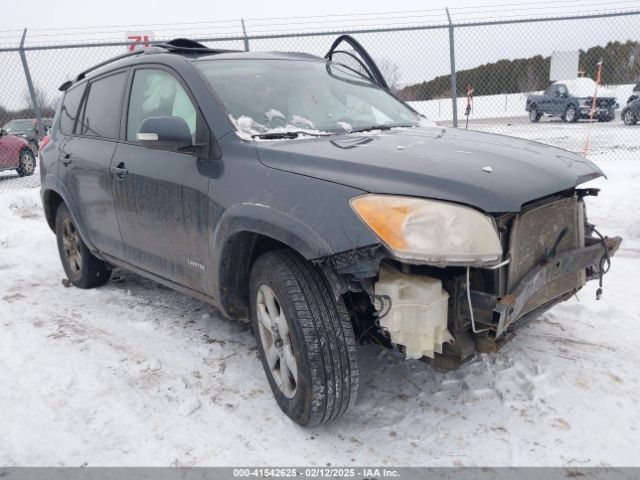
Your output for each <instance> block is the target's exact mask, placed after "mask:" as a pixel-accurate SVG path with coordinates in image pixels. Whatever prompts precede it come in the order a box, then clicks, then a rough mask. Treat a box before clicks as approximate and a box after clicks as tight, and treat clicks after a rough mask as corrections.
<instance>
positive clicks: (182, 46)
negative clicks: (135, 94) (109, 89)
mask: <svg viewBox="0 0 640 480" xmlns="http://www.w3.org/2000/svg"><path fill="white" fill-rule="evenodd" d="M150 46H151V47H156V48H161V49H163V50H166V51H167V52H172V53H210V54H216V53H228V52H239V51H241V50H223V49H213V48H209V47H207V46H206V45H203V44H202V43H199V42H196V41H194V40H189V39H188V38H175V39H173V40H170V41H168V42H162V43H152V44H151V45H150ZM150 52H157V50H156V49H155V48H154V49H151V50H147V49H142V50H136V51H133V52H127V53H123V54H122V55H117V56H115V57H113V58H110V59H109V60H105V61H104V62H100V63H98V64H97V65H94V66H92V67H91V68H88V69H87V70H84V71H83V72H80V73H79V74H78V76H77V77H76V78H75V79H74V80H67V81H66V82H64V83H63V84H62V85H60V87H59V88H58V90H60V91H61V92H64V91H66V90H68V89H69V87H71V85H73V84H74V83H75V82H79V81H80V80H82V79H83V78H85V77H86V76H87V74H88V73H90V72H93V71H94V70H97V69H98V68H101V67H104V66H105V65H108V64H110V63H113V62H116V61H118V60H122V59H123V58H127V57H133V56H135V55H141V54H145V53H150Z"/></svg>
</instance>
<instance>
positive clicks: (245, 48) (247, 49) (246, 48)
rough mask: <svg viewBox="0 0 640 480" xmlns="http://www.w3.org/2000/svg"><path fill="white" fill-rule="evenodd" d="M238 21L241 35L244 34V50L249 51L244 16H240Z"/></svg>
mask: <svg viewBox="0 0 640 480" xmlns="http://www.w3.org/2000/svg"><path fill="white" fill-rule="evenodd" d="M240 21H241V22H242V35H243V36H244V51H245V52H248V51H249V37H248V36H247V29H246V28H245V25H244V18H241V19H240Z"/></svg>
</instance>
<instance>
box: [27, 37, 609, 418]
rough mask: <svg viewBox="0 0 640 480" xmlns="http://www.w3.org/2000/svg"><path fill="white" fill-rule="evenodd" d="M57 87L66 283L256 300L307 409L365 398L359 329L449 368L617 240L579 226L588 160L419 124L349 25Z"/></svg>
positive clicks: (227, 308)
mask: <svg viewBox="0 0 640 480" xmlns="http://www.w3.org/2000/svg"><path fill="white" fill-rule="evenodd" d="M345 45H346V46H345ZM61 90H63V91H64V98H63V100H62V102H60V107H59V109H58V112H57V114H56V117H55V121H54V125H53V131H52V136H51V140H50V142H49V143H48V144H47V145H46V147H44V149H43V159H42V165H41V170H40V172H41V177H42V192H41V193H42V201H43V204H44V210H45V212H46V218H47V221H48V223H49V226H50V227H51V229H52V230H53V231H54V232H55V233H56V235H57V241H58V249H59V252H60V257H61V259H62V265H63V267H64V270H65V272H66V275H67V276H68V278H69V280H70V281H71V282H72V283H73V284H74V285H75V286H77V287H80V288H91V287H97V286H99V285H102V284H104V283H105V282H107V281H108V280H109V276H110V273H111V270H112V269H113V268H115V267H121V268H125V269H128V270H131V271H134V272H137V273H138V274H140V275H142V276H145V277H148V278H151V279H153V280H156V281H158V282H160V283H162V284H165V285H168V286H170V287H173V288H175V289H176V290H178V291H181V292H184V293H187V294H189V295H193V296H194V297H196V298H199V299H202V300H204V301H206V302H209V303H211V304H212V305H214V306H216V307H217V308H219V309H220V310H221V311H222V312H223V313H224V314H225V315H227V316H230V317H236V318H249V319H250V321H251V325H252V328H253V331H254V334H255V337H256V340H257V344H258V351H259V355H260V358H261V361H262V365H263V367H264V370H265V372H266V376H267V379H268V382H269V384H270V386H271V389H272V391H273V394H274V396H275V399H276V401H277V403H278V405H279V406H280V408H281V409H282V410H283V411H284V412H285V413H286V414H287V415H288V416H289V417H291V418H292V419H293V420H294V421H296V422H298V423H299V424H301V425H315V424H319V423H323V422H326V421H329V420H332V419H334V418H336V417H338V416H340V415H342V414H344V413H345V412H346V411H347V410H348V409H349V408H350V407H351V406H352V405H353V404H354V402H355V400H356V394H357V391H358V382H359V374H358V368H359V367H358V353H357V345H358V344H360V343H363V342H367V341H372V342H376V343H378V344H380V345H383V346H385V347H388V348H395V349H397V350H398V351H400V352H402V353H403V354H404V355H406V357H407V358H411V359H421V360H424V361H427V362H429V363H432V364H433V366H434V367H435V368H438V369H451V368H455V367H457V366H458V365H460V364H461V363H462V362H464V361H465V360H467V359H469V358H471V357H472V356H473V355H474V353H475V352H478V351H479V352H490V351H495V350H496V349H497V347H498V346H500V345H501V344H502V343H503V342H504V341H505V340H507V339H508V338H509V337H510V336H511V335H510V333H511V332H513V331H514V330H515V329H516V328H518V327H519V326H521V325H523V324H524V323H526V322H527V321H528V320H530V319H532V318H534V317H536V316H537V315H540V314H541V313H542V312H544V311H545V310H547V309H548V308H550V307H551V306H553V305H555V304H556V303H558V302H560V301H562V300H565V299H567V298H569V297H571V296H572V295H574V294H575V292H577V291H578V290H579V289H580V288H582V286H583V285H584V284H585V282H586V281H587V280H590V279H594V278H596V279H598V278H599V279H600V280H602V275H603V273H604V272H605V271H606V269H607V268H608V264H609V259H610V257H611V256H612V255H613V254H614V253H615V251H616V249H617V248H618V246H619V245H620V242H621V239H620V238H617V237H616V238H607V237H604V236H601V235H600V234H599V233H598V232H597V231H596V229H595V228H594V226H593V225H591V224H590V223H588V222H587V217H586V214H585V206H584V201H583V200H584V197H586V196H588V195H595V194H596V193H597V191H596V190H594V189H585V188H577V187H578V185H580V184H582V183H583V182H587V181H589V180H592V179H594V178H598V177H601V176H602V175H603V173H602V172H601V171H600V169H599V168H598V167H597V166H596V165H594V164H593V163H591V162H590V161H588V160H586V159H585V158H583V157H581V156H578V155H575V154H572V153H570V152H567V151H564V150H559V149H557V148H553V147H550V146H546V145H542V144H538V143H535V142H531V141H528V140H518V139H515V138H509V137H505V136H498V135H489V134H484V133H478V132H472V131H464V130H457V129H452V128H445V127H436V126H433V125H430V124H428V123H426V122H425V120H424V119H423V118H422V117H420V115H418V114H417V113H416V112H415V111H414V110H412V109H411V107H409V106H408V105H406V104H404V103H402V102H401V101H399V100H397V99H396V98H395V97H394V96H393V95H392V94H391V93H390V92H389V88H388V86H387V84H386V83H385V80H384V78H383V76H382V75H381V73H380V70H379V69H378V68H377V67H376V65H375V63H374V62H373V61H372V60H371V57H370V56H369V55H368V54H367V52H366V51H365V50H364V49H362V47H361V46H360V45H359V44H358V43H357V42H356V41H355V40H353V39H352V38H350V37H340V38H339V39H338V40H337V41H336V42H335V43H334V45H333V47H332V48H331V49H330V51H329V53H328V54H327V56H326V57H325V58H320V57H315V56H311V55H307V54H302V53H277V52H275V53H250V52H229V51H220V50H211V49H208V48H206V47H204V46H202V45H200V44H197V43H195V42H191V41H188V40H184V39H182V40H175V41H172V42H168V43H165V44H159V45H155V46H152V47H150V48H147V49H146V50H144V51H139V52H134V53H131V54H128V55H125V56H123V57H120V58H117V59H114V60H112V61H110V62H105V63H104V64H101V65H98V66H96V67H94V68H93V69H91V70H90V71H86V72H83V73H81V74H80V75H79V76H78V77H77V78H76V79H74V80H73V81H69V82H66V83H65V84H64V85H62V87H61Z"/></svg>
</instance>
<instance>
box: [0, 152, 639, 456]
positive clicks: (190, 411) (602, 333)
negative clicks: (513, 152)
mask: <svg viewBox="0 0 640 480" xmlns="http://www.w3.org/2000/svg"><path fill="white" fill-rule="evenodd" d="M601 166H602V167H603V168H604V169H605V171H606V173H607V174H608V175H609V181H608V182H607V181H605V180H604V179H599V180H597V181H595V182H593V183H592V184H591V186H594V187H601V188H603V190H602V192H601V194H600V196H599V197H597V198H592V197H589V198H587V202H588V209H589V217H590V220H591V221H593V222H594V223H595V224H596V225H597V226H598V228H599V229H600V230H601V231H602V232H603V233H606V234H609V235H614V234H618V235H622V236H624V242H623V244H622V248H621V250H620V251H619V252H618V254H617V256H616V257H615V258H614V259H613V264H612V268H611V273H610V274H609V275H607V277H606V278H605V284H604V296H603V298H602V300H600V301H596V300H595V298H594V297H595V289H596V287H597V286H596V285H595V284H594V283H593V282H592V283H590V284H589V285H588V286H587V287H586V288H585V289H583V290H582V291H581V292H580V293H579V297H580V301H578V300H577V299H572V300H570V301H569V302H566V303H564V304H562V305H559V306H557V307H555V308H553V309H552V310H551V311H550V312H548V313H547V314H545V315H543V316H542V317H541V318H539V319H538V320H536V321H535V322H533V323H531V324H529V326H527V327H525V328H523V329H522V330H521V331H520V332H519V334H518V335H516V337H515V338H514V339H513V340H512V341H511V342H510V343H508V344H507V345H506V346H505V347H504V348H503V349H502V350H501V351H500V352H498V353H497V354H492V355H480V356H478V357H476V358H475V359H474V360H473V361H471V362H470V363H469V364H467V365H465V366H464V367H463V368H461V369H460V370H458V371H455V372H451V373H448V374H441V373H437V372H434V371H433V370H432V369H430V367H428V366H426V365H424V364H422V363H420V362H417V361H405V360H404V359H403V358H402V356H401V355H396V354H394V353H392V352H388V351H385V350H382V349H381V348H379V347H377V346H375V345H368V346H366V347H363V348H361V350H360V365H361V390H360V395H359V398H358V402H357V404H356V407H355V409H354V411H353V412H352V413H351V415H350V416H347V417H345V418H343V419H341V420H340V421H338V422H335V423H333V424H329V425H327V426H324V427H320V428H315V429H309V430H305V429H302V428H299V427H297V426H296V425H294V424H292V423H291V422H290V421H289V420H288V419H287V418H286V417H285V416H284V415H283V414H282V413H281V412H280V411H279V409H278V408H277V406H276V403H275V401H274V400H273V398H272V395H271V392H270V391H269V385H268V383H267V381H266V379H265V377H264V373H263V372H262V366H261V365H260V362H259V360H258V358H257V354H256V347H255V342H254V339H253V337H252V335H251V333H250V331H249V329H248V327H247V325H246V324H244V323H241V322H238V321H232V320H226V319H223V318H221V317H220V315H219V313H218V312H217V311H216V310H215V309H214V308H212V307H210V306H209V305H207V304H205V303H202V302H200V301H198V300H194V299H191V298H189V297H187V296H184V295H181V294H179V293H176V292H174V291H172V290H168V289H166V288H164V287H161V286H159V285H158V284H156V283H154V282H151V281H148V280H145V279H142V278H140V277H138V276H136V275H133V274H129V273H126V272H123V271H120V270H118V271H116V272H114V276H113V279H112V281H111V282H109V283H108V284H107V285H105V286H104V287H101V288H99V289H94V290H79V289H77V288H74V287H70V288H66V287H64V286H63V285H62V283H61V280H62V279H63V278H64V274H63V271H62V268H61V266H60V262H59V260H58V252H57V247H56V241H55V237H54V235H53V234H52V232H51V231H50V230H49V228H48V226H47V225H46V222H45V220H44V217H43V214H42V211H41V209H40V207H39V203H40V202H39V198H38V192H37V190H35V189H33V190H27V191H24V192H21V193H16V192H13V193H7V194H0V271H1V272H2V275H0V329H1V330H0V372H2V389H0V425H2V434H1V435H0V464H1V465H39V466H40V465H56V466H79V465H89V466H96V465H149V466H152V465H158V466H164V465H186V466H195V465H298V466H299V465H309V464H311V465H318V466H325V465H327V464H329V463H330V464H331V465H347V466H349V465H371V464H373V465H388V466H392V465H433V466H442V465H493V466H499V465H572V466H585V465H626V466H634V465H635V466H640V457H638V455H637V445H638V442H639V441H640V431H639V429H640V403H639V400H638V399H639V398H640V377H639V376H638V365H640V350H639V349H638V348H637V345H638V343H639V342H640V329H639V328H638V326H639V325H640V313H639V311H638V308H637V292H636V290H637V285H639V284H640V223H639V222H638V218H637V215H638V212H639V211H640V163H638V162H637V158H636V159H634V160H632V161H607V162H601Z"/></svg>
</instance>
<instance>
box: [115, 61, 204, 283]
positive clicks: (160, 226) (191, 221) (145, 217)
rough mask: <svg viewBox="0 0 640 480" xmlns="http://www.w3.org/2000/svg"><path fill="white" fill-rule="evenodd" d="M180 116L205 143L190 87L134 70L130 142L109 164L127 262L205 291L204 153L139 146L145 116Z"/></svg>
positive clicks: (157, 71)
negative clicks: (139, 132) (139, 128)
mask: <svg viewBox="0 0 640 480" xmlns="http://www.w3.org/2000/svg"><path fill="white" fill-rule="evenodd" d="M156 116H178V117H181V118H183V119H184V120H185V121H186V122H187V125H188V126H189V128H190V130H191V133H192V135H193V139H194V143H207V144H208V141H209V135H210V133H209V129H208V127H207V125H206V123H205V122H204V119H203V117H202V115H201V114H200V112H199V111H198V109H197V107H196V104H195V102H194V101H193V100H192V98H191V97H190V95H189V93H188V90H187V89H186V87H185V86H184V85H183V83H182V82H181V81H180V80H179V79H178V77H177V76H175V74H174V73H173V72H172V71H170V70H168V69H163V68H160V67H158V68H147V67H143V68H139V69H137V70H135V72H134V75H133V80H132V82H131V88H130V95H129V100H128V111H127V117H126V119H127V120H126V127H125V128H124V130H125V132H124V133H123V136H124V137H125V139H126V141H125V142H123V143H120V144H119V145H118V147H117V149H116V152H115V155H114V158H113V161H112V163H111V165H112V170H113V173H112V184H113V196H114V199H115V204H116V212H117V216H118V221H119V224H120V229H121V232H122V240H123V244H124V259H125V260H126V261H127V262H129V263H131V264H132V265H135V266H137V267H139V268H141V269H143V270H145V271H148V272H151V273H153V274H156V275H159V276H161V277H163V278H166V279H168V280H171V281H174V282H176V283H179V284H181V285H185V286H187V287H189V288H191V289H193V290H197V291H200V292H207V291H209V289H210V278H212V272H210V271H209V270H210V269H209V243H208V189H209V176H208V175H206V174H202V173H200V170H201V167H202V164H203V162H207V161H209V160H208V158H206V157H207V155H208V152H207V155H204V156H203V157H201V158H199V157H197V156H195V155H190V154H183V153H175V152H168V151H161V150H149V149H146V148H145V147H143V146H142V145H140V144H139V143H138V142H137V133H138V127H139V126H140V124H141V123H142V121H143V120H144V119H146V118H148V117H156Z"/></svg>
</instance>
